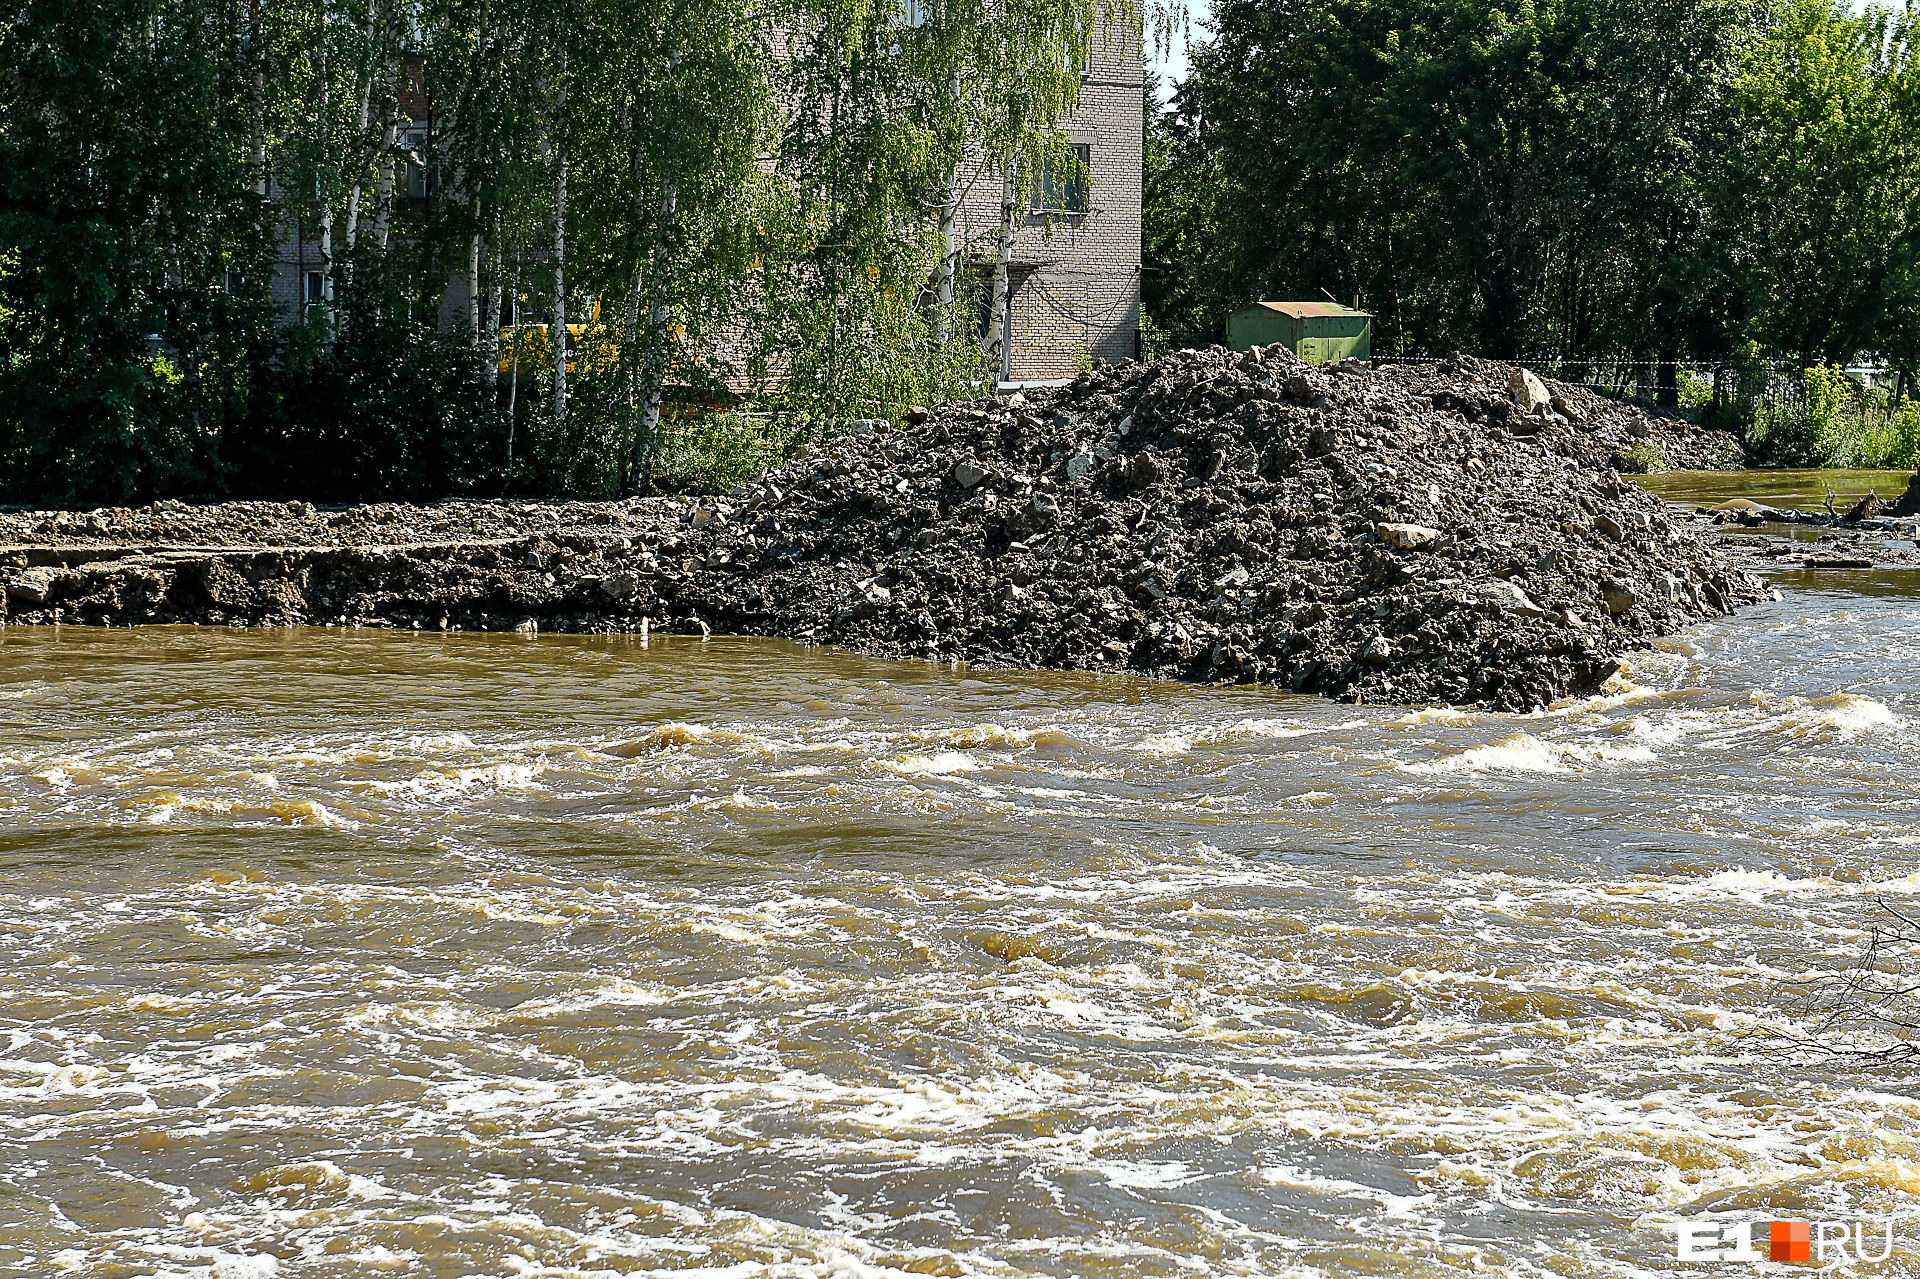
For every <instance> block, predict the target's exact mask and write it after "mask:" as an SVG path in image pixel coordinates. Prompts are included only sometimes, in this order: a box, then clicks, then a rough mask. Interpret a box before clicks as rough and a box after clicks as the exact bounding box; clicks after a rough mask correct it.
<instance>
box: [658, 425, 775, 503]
mask: <svg viewBox="0 0 1920 1279" xmlns="http://www.w3.org/2000/svg"><path fill="white" fill-rule="evenodd" d="M800 439H801V436H800V432H799V431H798V430H797V428H796V425H795V423H794V420H793V419H792V418H784V419H782V418H773V417H770V416H759V417H753V416H748V415H745V414H741V413H710V414H702V415H699V416H695V417H692V418H690V419H688V420H686V421H683V422H676V423H672V424H670V425H669V427H668V429H667V430H666V431H665V432H663V434H662V438H661V441H660V446H659V447H660V456H659V459H658V460H657V461H656V462H655V463H654V482H655V483H656V484H657V485H658V486H659V487H661V488H663V489H666V490H668V491H670V492H676V493H724V492H726V491H727V490H728V489H730V488H732V487H733V486H734V485H736V484H741V483H744V482H745V481H747V480H750V479H752V478H754V477H755V476H756V475H759V474H760V473H761V472H763V471H766V470H768V469H769V468H771V467H774V466H778V465H779V464H781V463H782V462H785V461H786V460H787V458H788V457H789V456H790V454H791V453H792V451H793V450H794V449H795V448H796V447H798V445H799V443H800Z"/></svg>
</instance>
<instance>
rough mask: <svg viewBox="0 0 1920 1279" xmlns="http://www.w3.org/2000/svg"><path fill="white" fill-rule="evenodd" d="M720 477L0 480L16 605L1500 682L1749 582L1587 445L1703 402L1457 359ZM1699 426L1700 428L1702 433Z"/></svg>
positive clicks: (1643, 636) (1015, 420) (1183, 371)
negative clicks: (403, 500)
mask: <svg viewBox="0 0 1920 1279" xmlns="http://www.w3.org/2000/svg"><path fill="white" fill-rule="evenodd" d="M909 416H910V418H911V419H912V420H911V421H910V422H909V423H908V424H906V425H904V426H901V427H891V426H889V427H885V428H883V429H877V430H876V429H872V428H871V426H869V427H868V428H867V429H865V430H862V431H860V432H858V433H856V434H854V435H851V436H848V437H845V438H843V439H840V440H838V441H836V442H834V443H832V444H830V445H827V446H823V447H821V448H819V449H816V450H813V451H811V452H809V453H808V454H807V455H805V456H804V457H802V458H801V459H799V460H798V461H796V462H795V463H794V464H793V465H791V466H788V467H786V468H784V469H782V470H780V471H777V472H774V473H772V474H770V475H768V476H767V477H765V478H764V479H763V480H762V481H761V482H759V483H757V484H755V485H753V486H751V487H750V488H747V489H743V490H738V491H736V493H735V495H734V496H733V497H732V498H730V499H728V500H721V501H716V500H705V501H701V502H697V503H696V502H694V501H692V500H688V499H660V500H650V501H634V502H623V503H604V504H602V503H563V504H541V503H504V502H494V503H487V502H464V503H449V504H446V505H442V506H434V507H410V506H398V505H381V506H367V507H357V508H352V509H349V510H336V511H322V510H316V509H315V508H313V507H311V506H307V505H305V504H302V503H290V504H280V503H234V504H229V505H225V506H215V507H199V508H196V507H189V506H185V505H183V504H179V503H163V504H161V505H159V506H154V507H146V508H142V509H139V510H107V511H93V512H84V513H51V512H27V513H21V514H17V515H11V516H0V580H4V581H5V582H6V583H7V585H6V592H5V594H6V599H5V605H4V608H5V612H6V614H7V620H11V621H13V622H24V623H42V622H56V621H65V622H88V623H104V624H136V623H153V622H199V623H226V624H250V625H258V624H266V625H294V624H301V623H327V624H343V625H382V626H415V627H425V628H430V629H484V630H502V629H521V630H525V629H540V628H544V629H550V630H552V629H558V630H631V629H636V628H638V627H640V626H641V625H642V624H643V622H646V623H650V624H651V625H652V626H653V627H654V628H656V629H663V630H680V631H689V630H691V631H707V630H713V631H731V632H735V633H748V634H760V635H774V636H783V637H787V638H791V639H798V640H804V641H809V642H816V643H838V644H844V645H848V646H850V647H853V648H856V649H859V650H862V651H865V652H870V653H876V654H883V655H895V656H915V657H933V658H939V659H943V660H951V659H964V660H967V661H972V662H975V663H982V664H988V665H1008V666H1011V665H1022V666H1051V667H1068V668H1080V669H1094V670H1114V671H1119V670H1133V671H1143V672H1148V673H1152V674H1155V675H1163V676H1174V677H1179V678H1186V679H1201V680H1223V681H1261V682H1266V683H1273V684H1278V685H1281V686H1283V687H1287V688H1291V689H1295V690H1298V691H1307V692H1316V693H1323V694H1327V695H1332V696H1341V697H1347V698H1360V699H1364V700H1367V701H1386V702H1402V703H1419V702H1450V703H1458V704H1479V705H1487V706H1494V707H1502V708H1509V709H1525V708H1529V707H1532V706H1536V705H1540V704H1543V703H1547V702H1551V701H1553V700H1555V699H1558V698H1560V697H1564V696H1567V695H1570V694H1581V693H1586V692H1590V691H1592V690H1594V689H1596V688H1597V687H1598V686H1599V685H1600V684H1601V683H1602V682H1603V681H1604V680H1605V679H1606V678H1607V676H1608V675H1609V674H1611V673H1612V672H1613V671H1614V670H1615V669H1616V666H1617V662H1616V657H1617V655H1618V654H1619V653H1620V652H1621V651H1622V650H1623V649H1627V648H1631V647H1635V646H1639V645H1644V644H1645V643H1647V642H1648V641H1649V640H1651V639H1652V638H1653V637H1656V636H1659V635H1662V634H1666V633H1668V632H1671V631H1673V630H1676V629H1678V628H1680V627H1682V626H1685V625H1687V624H1688V623H1690V622H1692V621H1695V620H1697V619H1700V618H1705V617H1712V616H1717V615H1720V614H1724V613H1727V612H1729V611H1731V610H1732V609H1734V608H1737V607H1739V606H1741V605H1743V604H1747V603H1750V602H1753V601H1754V600H1757V599H1759V598H1760V597H1761V596H1762V595H1763V594H1764V593H1765V591H1766V587H1765V586H1764V585H1763V584H1762V583H1761V582H1760V581H1759V580H1758V579H1757V578H1753V577H1750V576H1748V575H1746V574H1744V573H1741V572H1738V571H1737V570H1734V569H1733V568H1731V567H1730V566H1729V565H1728V563H1727V561H1726V560H1724V559H1723V558H1721V557H1720V556H1719V555H1718V554H1716V553H1715V552H1714V551H1712V550H1710V549H1709V548H1708V547H1706V546H1705V545H1703V544H1702V543H1701V542H1700V541H1699V540H1698V539H1697V538H1695V537H1694V536H1693V535H1692V534H1690V533H1687V532H1685V531H1683V530H1682V529H1680V528H1678V527H1676V526H1674V525H1673V524H1672V523H1670V522H1669V520H1668V518H1667V515H1666V513H1665V509H1664V507H1663V506H1662V504H1661V503H1660V502H1659V501H1658V500H1657V499H1655V498H1653V497H1652V496H1650V495H1648V494H1646V493H1643V492H1641V491H1640V490H1639V489H1637V488H1635V487H1633V486H1632V485H1630V484H1627V483H1625V482H1623V481H1622V480H1621V479H1620V476H1619V474H1618V472H1617V469H1616V468H1617V464H1618V463H1619V462H1620V461H1621V460H1622V459H1623V455H1624V454H1626V453H1627V452H1628V451H1629V450H1633V449H1634V448H1635V446H1636V445H1638V446H1651V447H1656V448H1658V449H1659V450H1660V452H1661V453H1662V455H1663V456H1665V457H1666V458H1667V459H1668V460H1669V464H1674V459H1681V460H1682V462H1683V463H1684V464H1697V463H1699V462H1701V461H1706V460H1710V459H1713V458H1715V457H1718V458H1722V459H1724V458H1726V457H1728V456H1730V455H1737V452H1738V445H1737V444H1734V443H1731V441H1730V439H1729V438H1727V437H1721V436H1718V435H1717V434H1716V433H1710V432H1702V431H1699V430H1697V429H1695V428H1693V427H1692V426H1691V425H1690V424H1687V423H1685V422H1681V421H1677V420H1675V419H1672V418H1669V417H1663V416H1660V415H1656V414H1651V413H1648V412H1645V411H1643V410H1638V409H1635V408H1633V407H1631V406H1623V405H1619V404H1616V403H1613V402H1611V401H1606V400H1603V399H1600V398H1599V397H1596V396H1593V395H1590V394H1588V393H1586V392H1584V391H1581V390H1578V389H1577V388H1569V387H1564V386H1555V385H1551V384H1547V385H1542V384H1541V383H1540V382H1538V380H1537V379H1532V378H1531V376H1530V375H1526V374H1523V373H1521V372H1520V371H1518V370H1514V369H1511V368H1508V367H1506V366H1502V365H1495V364H1483V363H1479V362H1475V361H1471V360H1465V359H1455V360H1452V361H1447V362H1442V363H1439V364H1435V365H1422V366H1407V367H1402V368H1396V369H1391V370H1384V371H1370V370H1367V369H1366V368H1364V367H1361V366H1335V367H1331V368H1317V367H1310V366H1308V365H1305V364H1302V363H1301V362H1300V361H1299V360H1297V359H1295V358H1294V357H1293V356H1291V355H1290V354H1287V353H1285V352H1284V351H1281V350H1279V349H1277V348H1276V349H1273V350H1270V351H1268V352H1265V353H1259V352H1255V353H1249V354H1247V355H1243V356H1242V355H1234V354H1232V353H1229V352H1226V351H1224V350H1221V349H1218V348H1216V349H1213V350H1209V351H1189V352H1181V353H1179V354H1177V355H1173V356H1169V357H1167V358H1166V359H1163V360H1161V361H1158V362H1156V363H1154V364H1151V365H1127V366H1122V367H1119V368H1114V369H1102V370H1097V371H1094V372H1091V373H1088V374H1085V375H1083V376H1081V377H1080V378H1078V379H1076V380H1075V381H1074V383H1073V384H1072V385H1070V386H1068V387H1064V388H1060V389H1057V390H1050V391H1045V392H1041V393H1037V394H1031V395H1029V396H1026V397H1021V396H1014V397H1011V398H1010V399H1007V400H998V399H990V400H982V401H975V402H971V403H965V404H956V405H950V406H946V407H943V408H941V409H940V410H938V411H937V412H935V413H932V414H926V413H920V412H916V413H914V414H911V415H909ZM1729 450H1731V454H1730V453H1729Z"/></svg>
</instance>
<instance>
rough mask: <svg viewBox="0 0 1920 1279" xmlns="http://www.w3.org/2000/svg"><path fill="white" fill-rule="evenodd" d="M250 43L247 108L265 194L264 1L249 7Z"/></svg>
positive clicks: (256, 185) (257, 186)
mask: <svg viewBox="0 0 1920 1279" xmlns="http://www.w3.org/2000/svg"><path fill="white" fill-rule="evenodd" d="M247 44H248V48H247V60H248V61H249V62H251V63H253V73H252V75H251V77H250V78H249V80H248V86H247V109H248V112H249V114H251V115H252V117H253V121H252V124H253V145H252V148H251V149H252V160H253V189H254V192H255V193H256V194H258V195H260V196H263V197H264V196H265V195H266V194H267V100H266V99H267V72H266V57H267V51H266V41H265V40H263V39H261V36H260V0H252V3H251V4H249V5H248V6H247ZM295 216H298V215H297V214H296V215H295Z"/></svg>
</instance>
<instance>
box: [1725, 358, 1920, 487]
mask: <svg viewBox="0 0 1920 1279" xmlns="http://www.w3.org/2000/svg"><path fill="white" fill-rule="evenodd" d="M1804 389H1805V395H1804V398H1803V399H1800V400H1794V399H1791V398H1783V399H1778V400H1773V401H1768V402H1765V403H1762V404H1759V405H1757V406H1756V407H1755V408H1754V409H1753V411H1752V413H1751V416H1750V417H1749V419H1748V420H1747V421H1746V422H1744V423H1741V424H1739V425H1740V426H1741V427H1743V430H1742V434H1743V436H1744V438H1745V440H1746V442H1747V446H1748V448H1749V449H1751V450H1752V451H1753V453H1754V454H1755V456H1757V457H1759V458H1760V459H1761V460H1762V461H1763V462H1765V463H1767V464H1769V465H1773V466H1819V467H1838V468H1861V469H1870V470H1873V469H1883V468H1902V467H1909V466H1920V402H1916V401H1915V400H1914V399H1913V398H1912V397H1910V396H1904V395H1903V396H1901V397H1900V399H1899V400H1898V401H1895V400H1894V399H1893V397H1892V396H1891V395H1890V394H1889V393H1888V392H1887V391H1885V390H1881V389H1877V388H1865V387H1862V386H1860V385H1859V384H1858V383H1856V382H1855V381H1854V380H1853V379H1851V378H1850V377H1848V376H1847V375H1846V373H1845V372H1843V371H1842V370H1841V369H1840V368H1838V367H1836V366H1832V365H1815V366H1814V367H1812V368H1809V369H1807V370H1806V372H1805V374H1804ZM1730 425H1731V424H1730Z"/></svg>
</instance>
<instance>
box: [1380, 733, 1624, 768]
mask: <svg viewBox="0 0 1920 1279" xmlns="http://www.w3.org/2000/svg"><path fill="white" fill-rule="evenodd" d="M1656 758H1658V757H1657V756H1656V755H1655V754H1654V753H1653V751H1651V750H1650V749H1648V748H1647V747H1645V746H1639V745H1627V746H1609V745H1589V744H1586V743H1580V742H1558V741H1550V740H1547V739H1545V738H1540V737H1535V736H1534V735H1533V734H1531V733H1514V734H1512V735H1511V736H1508V737H1504V738H1502V739H1500V740H1499V741H1497V742H1489V743H1488V744H1486V745H1484V746H1475V747H1471V748H1470V749H1467V750H1464V751H1460V752H1458V753H1457V754H1453V755H1444V756H1442V757H1440V758H1439V759H1434V760H1425V761H1420V762H1416V763H1411V764H1400V765H1399V767H1400V768H1401V769H1403V770H1405V771H1406V772H1409V773H1427V774H1445V773H1481V772H1501V773H1570V772H1579V771H1584V770H1586V769H1593V768H1609V767H1618V766H1621V765H1626V764H1647V763H1652V762H1653V761H1654V760H1655V759H1656Z"/></svg>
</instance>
